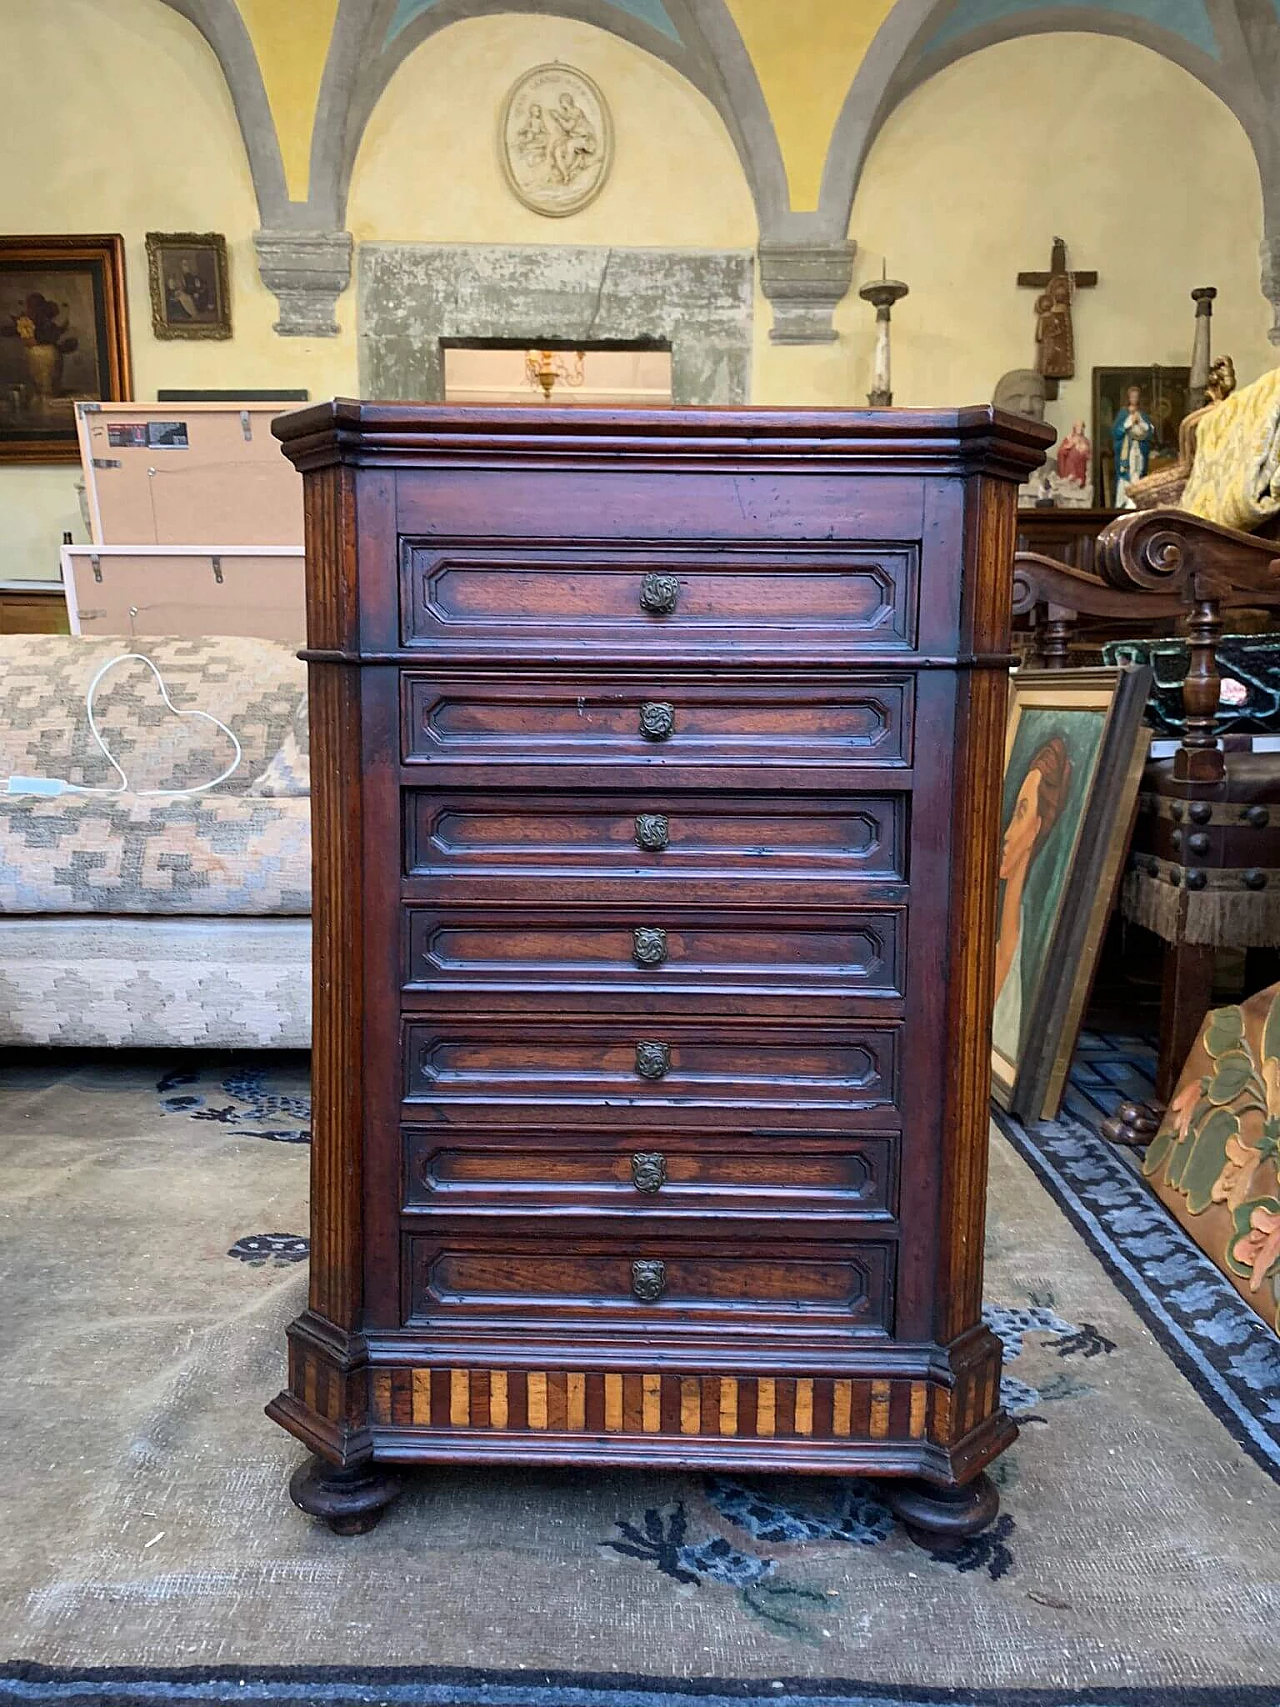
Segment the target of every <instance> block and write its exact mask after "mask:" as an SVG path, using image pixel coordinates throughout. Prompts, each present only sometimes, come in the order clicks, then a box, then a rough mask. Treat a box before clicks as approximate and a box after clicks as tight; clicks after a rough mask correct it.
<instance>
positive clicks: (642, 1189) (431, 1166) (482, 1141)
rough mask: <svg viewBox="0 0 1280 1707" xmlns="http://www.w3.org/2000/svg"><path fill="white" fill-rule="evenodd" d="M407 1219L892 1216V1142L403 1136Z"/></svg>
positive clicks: (526, 1132)
mask: <svg viewBox="0 0 1280 1707" xmlns="http://www.w3.org/2000/svg"><path fill="white" fill-rule="evenodd" d="M404 1160H405V1183H404V1202H405V1207H406V1209H407V1210H408V1211H410V1212H412V1211H413V1210H416V1209H426V1210H441V1211H453V1210H458V1211H461V1210H477V1211H487V1212H494V1211H504V1210H505V1211H507V1212H515V1213H521V1212H526V1213H528V1212H533V1211H536V1210H548V1211H552V1212H556V1211H558V1212H564V1211H565V1210H567V1209H570V1208H573V1207H578V1208H581V1209H591V1210H594V1211H597V1212H600V1211H604V1212H612V1211H615V1210H622V1211H625V1212H627V1213H628V1214H636V1213H639V1212H640V1211H652V1212H655V1213H658V1214H661V1215H672V1214H682V1213H683V1214H688V1213H698V1214H707V1213H710V1212H712V1211H720V1212H722V1213H723V1212H735V1211H736V1212H738V1213H740V1214H751V1215H760V1214H769V1213H775V1214H778V1213H790V1214H802V1213H815V1212H825V1213H827V1214H838V1215H840V1216H842V1217H845V1218H848V1217H853V1218H856V1219H859V1220H864V1219H865V1220H887V1219H891V1218H892V1216H893V1212H894V1205H895V1203H896V1201H897V1191H896V1178H895V1173H896V1165H897V1140H896V1139H895V1138H893V1137H892V1136H888V1135H886V1136H881V1137H875V1136H868V1137H851V1136H850V1135H848V1134H846V1133H824V1132H814V1131H807V1132H804V1133H794V1132H789V1133H776V1134H773V1135H757V1136H752V1137H747V1136H739V1135H730V1134H720V1135H716V1134H710V1135H707V1136H702V1135H700V1134H687V1135H684V1136H679V1135H677V1136H676V1137H675V1138H674V1140H673V1137H672V1134H671V1133H670V1132H665V1131H655V1132H635V1133H632V1134H630V1135H629V1137H628V1138H627V1139H626V1141H625V1142H620V1141H619V1140H618V1139H617V1138H616V1137H614V1136H613V1135H612V1134H608V1133H603V1132H572V1131H570V1132H564V1131H560V1130H558V1129H556V1128H547V1129H540V1128H529V1127H524V1128H522V1129H521V1130H520V1131H519V1132H502V1131H501V1130H499V1131H496V1132H478V1133H475V1134H468V1135H467V1139H466V1142H465V1144H463V1143H459V1142H458V1141H457V1140H456V1139H451V1138H449V1137H448V1136H446V1135H442V1134H440V1133H438V1132H432V1131H431V1130H430V1129H426V1128H413V1127H410V1128H408V1129H407V1130H406V1131H405V1134H404Z"/></svg>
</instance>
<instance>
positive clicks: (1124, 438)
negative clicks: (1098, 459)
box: [1111, 385, 1156, 510]
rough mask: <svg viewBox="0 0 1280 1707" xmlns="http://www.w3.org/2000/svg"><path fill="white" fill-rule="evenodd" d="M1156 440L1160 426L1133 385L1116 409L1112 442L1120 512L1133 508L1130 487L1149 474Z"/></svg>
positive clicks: (1116, 494)
mask: <svg viewBox="0 0 1280 1707" xmlns="http://www.w3.org/2000/svg"><path fill="white" fill-rule="evenodd" d="M1155 440H1156V424H1155V422H1154V421H1153V420H1152V419H1151V417H1150V415H1148V414H1147V413H1146V411H1145V410H1144V409H1143V407H1142V388H1141V386H1138V385H1131V386H1130V387H1129V389H1128V390H1127V391H1126V392H1125V400H1124V402H1123V403H1122V404H1121V405H1120V407H1119V409H1117V410H1116V418H1115V420H1114V422H1113V423H1112V426H1111V443H1112V445H1113V447H1114V449H1115V458H1116V490H1115V507H1116V509H1117V510H1123V509H1125V508H1126V507H1128V508H1130V509H1132V507H1133V506H1132V503H1131V502H1130V500H1129V488H1130V486H1132V484H1133V483H1134V481H1135V480H1141V479H1142V478H1143V476H1144V475H1145V474H1146V472H1147V464H1148V463H1149V462H1150V461H1151V452H1152V449H1153V448H1154V446H1155Z"/></svg>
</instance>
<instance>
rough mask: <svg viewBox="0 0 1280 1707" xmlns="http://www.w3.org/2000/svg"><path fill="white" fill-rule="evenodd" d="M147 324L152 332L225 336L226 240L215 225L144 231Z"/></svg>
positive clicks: (227, 300) (227, 299)
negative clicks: (148, 288)
mask: <svg viewBox="0 0 1280 1707" xmlns="http://www.w3.org/2000/svg"><path fill="white" fill-rule="evenodd" d="M147 275H148V278H149V279H150V283H151V330H152V331H153V332H154V333H155V335H156V337H157V338H229V337H230V336H231V291H230V288H229V286H228V283H227V240H226V238H225V237H220V236H219V235H218V233H217V232H216V231H203V232H201V231H148V233H147Z"/></svg>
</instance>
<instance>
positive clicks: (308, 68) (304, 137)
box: [236, 0, 338, 202]
mask: <svg viewBox="0 0 1280 1707" xmlns="http://www.w3.org/2000/svg"><path fill="white" fill-rule="evenodd" d="M236 4H237V5H238V7H239V9H240V15H241V17H242V18H243V19H244V21H245V27H246V28H247V29H248V31H249V39H250V40H251V41H252V43H253V49H254V52H255V53H256V54H257V56H258V66H259V68H260V70H261V72H262V83H263V87H264V88H265V90H266V92H267V100H268V101H269V102H270V104H271V114H272V117H273V118H274V119H275V124H276V134H277V136H278V137H279V140H280V153H281V157H282V159H283V161H284V175H285V182H286V183H287V185H288V189H289V196H290V199H291V200H293V201H296V202H302V201H306V199H307V186H308V183H309V180H310V176H311V131H312V126H313V123H314V120H315V112H316V98H317V96H318V95H319V93H320V79H321V77H322V75H323V74H324V65H325V60H326V58H327V57H328V53H329V38H330V36H331V35H332V34H333V21H334V19H335V18H336V17H337V15H338V0H236Z"/></svg>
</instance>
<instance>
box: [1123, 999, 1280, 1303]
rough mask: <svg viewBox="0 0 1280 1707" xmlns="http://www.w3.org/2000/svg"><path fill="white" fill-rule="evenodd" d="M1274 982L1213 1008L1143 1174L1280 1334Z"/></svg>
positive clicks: (1279, 1098) (1279, 1120)
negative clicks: (1233, 1004) (1233, 1002)
mask: <svg viewBox="0 0 1280 1707" xmlns="http://www.w3.org/2000/svg"><path fill="white" fill-rule="evenodd" d="M1278 1158H1280V984H1272V985H1271V986H1270V987H1269V988H1268V989H1266V990H1262V991H1260V992H1259V994H1258V995H1256V996H1251V997H1250V998H1249V1000H1248V1001H1246V1002H1243V1003H1241V1004H1240V1006H1238V1007H1228V1008H1215V1009H1214V1010H1213V1011H1212V1012H1211V1013H1210V1014H1209V1016H1208V1018H1207V1019H1206V1020H1205V1023H1204V1027H1203V1029H1202V1031H1201V1033H1200V1037H1199V1040H1198V1042H1197V1043H1196V1046H1195V1048H1194V1049H1193V1050H1192V1051H1191V1054H1190V1055H1189V1056H1188V1057H1187V1064H1186V1067H1185V1068H1184V1069H1183V1073H1182V1077H1181V1079H1180V1080H1179V1081H1178V1088H1177V1090H1176V1091H1175V1092H1174V1096H1173V1099H1172V1101H1171V1102H1170V1104H1169V1108H1168V1111H1167V1113H1166V1114H1165V1118H1164V1121H1163V1123H1162V1125H1161V1127H1160V1130H1159V1132H1158V1133H1157V1134H1156V1136H1155V1138H1154V1140H1153V1141H1152V1143H1151V1146H1150V1148H1149V1149H1148V1150H1147V1153H1146V1157H1145V1159H1144V1161H1143V1164H1142V1171H1143V1173H1144V1174H1146V1176H1147V1178H1148V1179H1149V1180H1150V1181H1151V1184H1152V1186H1153V1188H1154V1190H1155V1192H1156V1195H1157V1196H1158V1197H1159V1198H1160V1199H1161V1200H1162V1201H1163V1202H1164V1204H1165V1205H1166V1207H1167V1208H1169V1209H1170V1210H1172V1212H1173V1214H1174V1215H1175V1216H1176V1217H1177V1218H1178V1220H1179V1221H1180V1222H1181V1223H1182V1225H1183V1226H1184V1227H1185V1228H1186V1229H1187V1231H1188V1232H1189V1233H1190V1234H1191V1236H1192V1238H1193V1239H1195V1241H1196V1243H1197V1244H1198V1245H1199V1246H1200V1248H1201V1250H1203V1251H1204V1253H1205V1254H1206V1256H1208V1257H1210V1258H1211V1259H1212V1261H1213V1262H1215V1263H1216V1264H1217V1266H1218V1267H1219V1268H1220V1269H1221V1270H1222V1272H1223V1274H1225V1275H1226V1276H1227V1278H1228V1279H1229V1280H1230V1281H1231V1282H1232V1284H1233V1285H1234V1286H1235V1288H1236V1290H1237V1291H1238V1292H1239V1293H1240V1295H1241V1297H1242V1298H1244V1299H1245V1301H1246V1302H1247V1303H1249V1304H1251V1305H1252V1306H1253V1308H1254V1309H1255V1310H1256V1311H1257V1312H1258V1314H1259V1315H1260V1316H1261V1317H1262V1318H1263V1320H1264V1321H1266V1322H1267V1323H1268V1324H1269V1325H1270V1326H1272V1327H1275V1328H1277V1329H1280V1167H1278V1166H1277V1159H1278Z"/></svg>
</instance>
